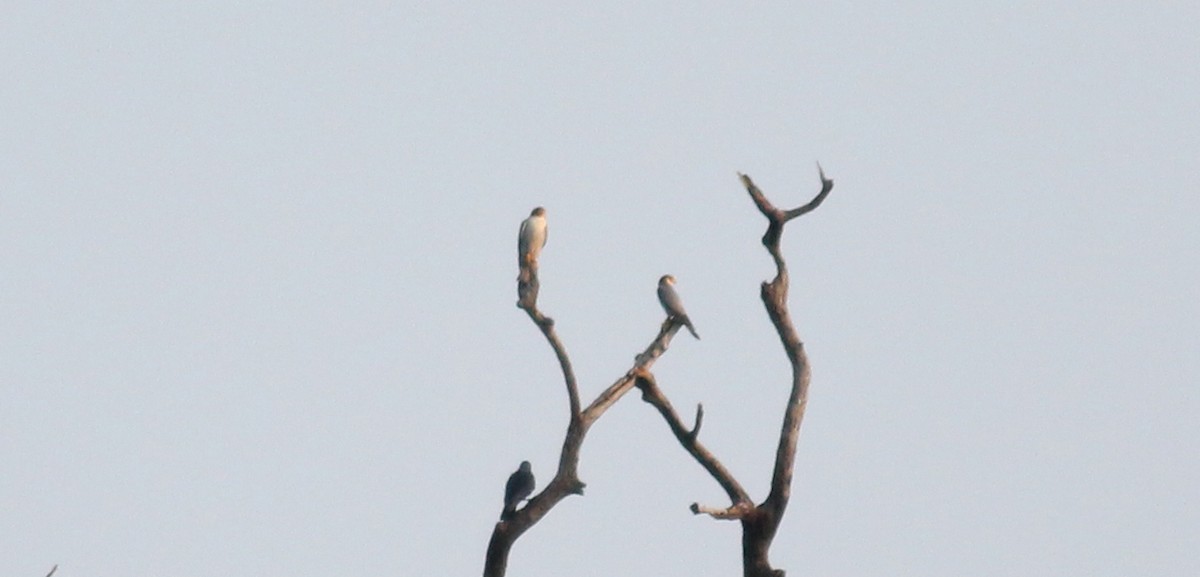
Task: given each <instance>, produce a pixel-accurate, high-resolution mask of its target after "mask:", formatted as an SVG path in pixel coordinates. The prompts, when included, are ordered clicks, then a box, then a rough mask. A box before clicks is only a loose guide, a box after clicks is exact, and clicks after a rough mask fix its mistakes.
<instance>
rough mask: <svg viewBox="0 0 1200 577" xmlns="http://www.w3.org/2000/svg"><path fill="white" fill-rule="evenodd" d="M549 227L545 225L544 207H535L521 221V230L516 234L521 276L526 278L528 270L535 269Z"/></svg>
mask: <svg viewBox="0 0 1200 577" xmlns="http://www.w3.org/2000/svg"><path fill="white" fill-rule="evenodd" d="M548 235H549V229H548V228H547V227H546V209H544V208H542V207H540V206H539V207H537V208H535V209H533V212H530V213H529V218H527V219H525V220H523V221H521V232H520V234H518V235H517V265H518V266H520V267H521V278H522V279H523V280H524V279H528V271H529V270H537V260H538V256H540V255H541V254H542V247H544V246H546V237H547V236H548Z"/></svg>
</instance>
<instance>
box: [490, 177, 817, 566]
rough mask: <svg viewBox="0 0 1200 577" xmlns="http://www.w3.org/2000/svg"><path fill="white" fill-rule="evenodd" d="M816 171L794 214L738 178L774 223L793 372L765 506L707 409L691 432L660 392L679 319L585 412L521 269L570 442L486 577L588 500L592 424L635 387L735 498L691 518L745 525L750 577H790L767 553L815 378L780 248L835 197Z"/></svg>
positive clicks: (782, 327)
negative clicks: (534, 533) (584, 460)
mask: <svg viewBox="0 0 1200 577" xmlns="http://www.w3.org/2000/svg"><path fill="white" fill-rule="evenodd" d="M817 169H818V173H819V174H820V178H821V191H820V192H819V193H817V195H816V196H815V197H813V199H812V200H810V201H809V202H808V203H807V204H804V205H802V206H799V207H796V208H793V209H790V210H784V209H779V208H776V207H775V205H773V204H772V203H771V202H770V201H769V200H768V199H767V197H766V196H765V195H764V194H763V193H762V191H761V190H759V188H758V187H757V186H756V185H755V184H754V182H753V181H752V180H750V177H749V176H746V175H745V174H739V175H738V176H739V178H740V179H741V181H742V184H743V185H744V186H745V187H746V191H747V192H748V193H749V194H750V198H751V200H753V201H754V205H755V206H756V207H758V210H759V212H761V213H762V215H763V216H764V217H766V219H767V231H766V233H765V234H764V235H763V238H762V243H763V246H764V247H766V249H767V252H768V253H770V255H771V258H772V259H773V260H774V261H775V270H776V272H775V278H773V279H771V280H770V281H767V282H764V283H762V287H761V291H760V296H761V298H762V301H763V306H764V307H765V308H766V310H767V316H768V317H769V318H770V319H771V323H772V324H773V325H774V326H775V332H776V333H778V335H779V340H780V341H781V343H782V344H783V349H784V352H785V354H786V355H787V358H788V361H789V362H790V364H791V367H792V387H791V393H790V395H789V396H788V401H787V406H786V408H785V410H784V415H783V424H782V426H781V427H780V433H779V445H778V447H777V448H776V451H775V463H774V469H773V474H772V478H771V489H770V492H769V493H768V494H767V497H766V499H764V500H763V501H762V502H761V503H758V504H755V503H754V501H753V500H752V499H751V498H750V495H749V494H748V493H747V492H746V490H745V489H744V488H743V487H742V485H741V484H740V483H739V482H738V480H737V479H736V478H735V477H734V476H733V474H732V473H730V472H729V470H728V469H726V468H725V466H724V465H722V464H721V462H720V461H719V460H718V459H717V458H716V456H714V455H713V454H712V452H711V451H709V450H708V449H707V448H706V447H705V446H704V444H703V443H701V442H700V440H699V436H700V426H701V424H702V422H703V418H704V407H703V406H701V405H697V406H696V415H695V419H694V421H693V423H692V425H691V426H690V427H689V426H688V425H687V424H685V423H684V422H683V420H682V419H681V418H680V417H679V414H678V413H677V412H676V411H675V408H674V407H673V406H672V405H671V401H670V400H669V399H668V398H667V396H666V395H665V394H664V393H663V391H662V389H661V388H659V386H658V383H657V381H656V379H655V377H654V373H653V372H651V368H652V367H653V366H654V363H655V361H657V360H658V358H659V357H660V356H662V355H663V353H665V352H666V350H667V347H668V346H669V345H670V344H671V340H672V339H673V338H674V336H675V333H676V332H677V331H678V330H679V328H680V326H681V324H679V323H678V322H676V319H672V318H670V317H668V318H667V319H666V321H664V322H663V324H662V326H661V327H660V328H659V330H658V334H657V335H656V336H655V337H654V338H653V340H651V341H650V344H649V345H647V346H646V348H645V349H644V350H643V351H642V352H641V353H640V354H638V355H637V356H636V357H635V359H634V362H633V365H632V366H631V367H630V368H629V370H628V371H626V372H625V374H623V375H621V376H620V377H619V378H617V380H616V381H615V382H614V383H613V384H611V385H609V387H608V388H606V389H604V391H603V392H601V393H600V394H599V395H598V396H597V397H596V399H595V400H593V401H592V402H591V403H590V404H589V405H588V406H586V407H581V403H580V399H579V387H578V384H577V383H576V381H575V372H574V370H573V369H572V368H571V359H570V358H569V357H568V356H567V350H566V347H565V346H564V345H563V343H562V340H560V339H559V337H558V333H557V332H555V330H554V320H553V319H551V318H550V317H548V316H546V315H545V314H543V313H542V312H541V311H540V310H539V309H538V306H537V296H538V290H539V281H538V271H537V262H536V261H534V262H531V263H527V264H522V269H521V276H520V277H519V278H518V287H517V294H518V301H517V306H518V307H519V308H521V309H522V310H524V311H525V313H526V314H527V315H529V318H530V320H532V321H533V323H534V325H535V326H537V327H538V329H539V330H540V331H541V332H542V335H543V336H544V337H545V338H546V342H547V343H549V345H550V348H551V349H553V350H554V354H555V356H557V357H558V363H559V366H560V367H561V368H562V373H563V382H564V384H565V385H566V388H567V401H568V406H569V411H570V421H569V423H568V425H567V432H566V435H565V438H564V439H563V446H562V453H561V454H560V456H559V461H558V470H557V471H556V472H555V475H554V478H553V479H551V480H550V481H549V482H548V483H546V484H545V486H544V487H543V488H542V490H541V492H540V493H538V494H536V495H534V496H533V497H532V498H531V499H530V500H529V502H528V503H527V504H526V505H525V507H523V508H521V509H518V510H517V511H516V512H515V514H513V515H511V516H510V518H509V519H507V520H501V521H499V522H497V523H496V526H495V528H494V529H493V531H492V537H491V540H490V541H489V542H488V548H487V557H486V560H485V564H484V571H483V574H484V577H501V576H503V575H504V573H505V571H506V568H507V566H508V554H509V551H510V550H511V549H512V545H513V543H515V542H516V540H517V538H519V537H520V536H521V535H522V534H523V533H524V532H525V531H527V530H528V529H529V528H530V527H532V526H533V525H534V524H535V523H537V522H538V521H540V520H541V519H542V517H544V516H545V515H546V514H547V513H549V512H550V509H552V508H553V507H554V506H555V505H556V504H558V502H559V501H562V500H563V499H564V498H566V497H567V496H568V495H582V494H583V489H584V483H583V481H581V480H580V479H579V455H580V450H581V448H582V446H583V441H584V437H585V436H586V435H587V432H588V429H589V428H591V426H592V424H593V423H595V422H596V420H597V419H599V418H600V417H601V416H602V415H603V414H604V412H605V411H607V410H608V408H609V407H611V406H612V405H613V404H614V403H616V402H617V401H618V400H620V398H621V397H622V396H624V395H625V393H627V392H629V390H630V389H632V388H633V387H637V388H638V389H640V390H641V392H642V400H643V401H645V402H647V403H649V404H650V405H651V406H653V407H654V408H655V409H657V410H658V412H659V414H661V415H662V417H663V419H664V420H665V421H666V423H667V426H668V427H669V428H670V429H671V432H672V433H673V434H674V435H675V438H676V440H678V441H679V444H680V445H681V446H682V447H683V449H684V450H685V451H687V452H688V454H690V455H691V456H692V458H694V459H695V460H696V462H697V463H699V464H700V466H701V467H703V468H704V470H705V471H707V472H708V474H709V475H710V476H712V478H713V480H715V481H716V482H717V484H719V485H720V486H721V488H722V489H723V490H724V491H725V493H726V495H728V496H729V501H730V504H729V505H728V506H726V507H709V506H705V505H701V504H699V503H693V504H692V506H691V510H692V512H693V513H695V514H698V515H699V514H704V515H708V516H710V517H712V518H714V519H728V520H737V521H739V522H741V524H742V567H743V575H744V576H745V577H783V575H784V572H783V570H781V569H775V568H773V567H772V566H771V563H770V560H769V556H768V553H769V551H770V547H771V542H772V540H773V539H774V538H775V534H776V532H777V531H778V529H779V524H780V522H781V521H782V520H783V514H784V511H785V510H786V509H787V504H788V499H789V497H790V496H791V485H792V473H793V468H794V465H795V456H796V443H797V440H798V439H799V436H800V423H801V421H802V420H803V418H804V409H805V406H806V405H807V401H808V385H809V380H810V379H811V373H810V370H809V364H808V356H807V354H806V353H805V351H804V343H803V342H802V341H801V340H800V336H799V335H798V334H797V332H796V328H795V325H794V324H793V323H792V318H791V315H790V313H789V312H788V306H787V297H788V282H789V281H788V270H787V263H786V262H785V261H784V258H783V253H782V252H781V249H780V246H779V245H780V240H781V237H782V236H783V227H784V225H786V224H787V223H788V222H789V221H791V220H792V219H794V218H797V217H800V216H803V215H805V214H808V213H809V212H812V211H813V210H815V209H816V208H817V207H818V206H820V205H821V203H822V202H824V201H825V198H826V197H827V196H828V195H829V192H830V191H831V190H832V189H833V181H832V180H830V179H828V178H826V177H825V172H824V171H823V170H821V169H820V166H818V167H817Z"/></svg>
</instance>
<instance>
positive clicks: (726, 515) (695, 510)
mask: <svg viewBox="0 0 1200 577" xmlns="http://www.w3.org/2000/svg"><path fill="white" fill-rule="evenodd" d="M689 509H691V510H692V514H694V515H708V516H709V517H712V518H713V519H720V520H722V521H736V520H740V519H744V518H745V517H746V515H748V514H750V513H751V512H752V511H754V505H753V504H752V503H750V502H746V503H743V504H740V505H734V506H732V507H726V508H724V509H717V508H714V507H705V506H704V505H701V504H700V503H692V506H691V507H689Z"/></svg>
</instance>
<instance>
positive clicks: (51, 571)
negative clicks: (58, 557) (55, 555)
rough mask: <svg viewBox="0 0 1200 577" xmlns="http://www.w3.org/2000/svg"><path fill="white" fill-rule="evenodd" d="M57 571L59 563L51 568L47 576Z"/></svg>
mask: <svg viewBox="0 0 1200 577" xmlns="http://www.w3.org/2000/svg"><path fill="white" fill-rule="evenodd" d="M55 571H58V563H55V564H54V566H53V567H51V568H50V572H49V573H47V574H46V577H50V576H51V575H54V572H55Z"/></svg>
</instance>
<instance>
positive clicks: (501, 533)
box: [483, 265, 680, 577]
mask: <svg viewBox="0 0 1200 577" xmlns="http://www.w3.org/2000/svg"><path fill="white" fill-rule="evenodd" d="M518 283H519V284H518V294H519V296H520V299H519V301H518V302H517V306H518V307H519V308H521V309H522V310H524V311H525V312H526V314H528V315H529V318H530V320H532V321H533V323H534V325H536V326H537V327H538V329H539V330H540V331H541V332H542V335H543V336H544V337H545V338H546V341H547V342H548V343H549V344H550V348H552V349H554V354H555V356H556V357H558V363H559V366H560V367H561V368H562V373H563V381H564V383H565V384H566V387H567V398H568V401H569V405H570V421H569V422H568V424H567V433H566V435H565V437H564V438H563V446H562V452H561V453H560V455H559V459H558V470H557V471H556V473H555V475H554V478H553V479H551V480H550V482H549V483H547V484H546V486H545V488H543V489H542V492H541V493H538V494H537V495H535V496H533V497H532V498H530V499H529V502H528V503H527V504H526V505H525V507H524V508H521V509H518V510H517V511H516V512H515V513H514V514H513V515H512V517H510V518H509V519H507V520H501V521H500V522H498V523H496V526H495V527H494V528H493V530H492V537H491V539H490V540H489V541H488V549H487V557H486V558H485V560H484V568H483V575H484V577H502V576H503V575H504V574H505V571H507V568H508V554H509V551H511V550H512V546H513V544H514V543H515V542H516V540H517V538H519V537H520V536H521V535H522V534H523V533H525V531H527V530H529V528H530V527H532V526H533V525H534V524H536V523H537V522H538V521H540V520H541V519H542V517H544V516H546V514H547V513H549V512H550V509H552V508H554V506H555V505H557V504H558V502H559V501H562V500H563V499H565V498H566V497H567V496H568V495H582V494H583V489H584V487H585V485H584V483H583V481H581V480H580V479H579V455H580V451H581V450H582V447H583V440H584V437H585V436H586V435H587V432H588V429H590V428H591V426H592V424H594V423H595V422H596V421H597V420H598V419H599V418H600V417H601V416H602V415H604V412H605V411H607V410H608V408H609V407H611V406H612V405H613V404H614V403H616V402H617V401H618V400H620V399H621V397H622V396H624V395H625V393H627V392H629V390H630V389H632V388H633V386H634V383H635V381H636V380H637V375H639V374H643V373H645V372H648V371H649V370H650V367H652V366H654V363H655V361H657V360H658V358H659V357H660V356H662V355H663V353H665V352H666V351H667V347H668V346H670V344H671V339H673V338H674V337H675V333H676V332H678V331H679V327H680V325H678V324H674V323H664V324H663V325H662V327H661V328H660V329H659V331H658V335H657V336H655V337H654V340H652V341H651V342H650V344H649V345H647V346H646V348H645V349H644V350H643V351H642V352H641V353H639V354H638V355H637V356H636V357H634V363H633V366H632V367H631V368H630V369H629V370H628V371H626V372H625V374H624V375H622V376H621V377H620V378H618V379H617V380H616V381H615V382H614V383H613V384H611V385H609V386H608V388H606V389H604V391H602V392H601V393H600V394H599V395H598V396H597V397H596V399H595V400H594V401H592V402H591V404H589V405H588V406H587V407H586V408H582V409H581V408H580V402H579V387H578V384H577V383H576V380H575V372H574V370H573V369H572V367H571V359H570V357H569V356H568V355H567V350H566V347H565V346H564V345H563V343H562V340H561V339H559V338H558V333H557V332H556V331H555V330H554V319H551V318H550V317H547V316H546V315H544V314H542V312H541V311H540V310H538V308H537V293H538V287H539V281H538V278H537V267H536V265H535V266H530V267H527V269H525V270H523V271H522V277H521V278H520V279H519V280H518Z"/></svg>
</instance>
